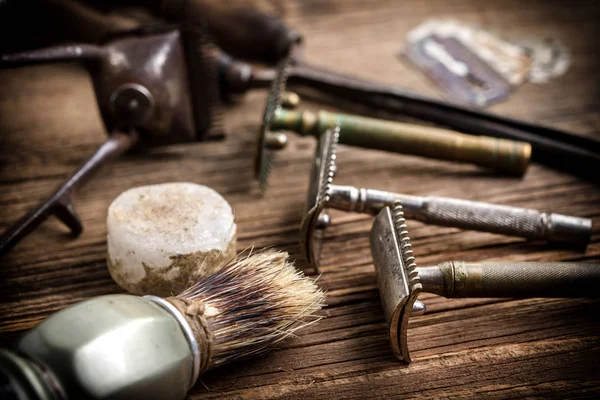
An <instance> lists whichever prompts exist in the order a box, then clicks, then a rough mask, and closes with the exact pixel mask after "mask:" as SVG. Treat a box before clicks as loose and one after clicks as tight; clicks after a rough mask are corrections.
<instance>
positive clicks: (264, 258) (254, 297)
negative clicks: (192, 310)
mask: <svg viewBox="0 0 600 400" xmlns="http://www.w3.org/2000/svg"><path fill="white" fill-rule="evenodd" d="M177 298H179V299H181V300H184V301H186V302H187V303H188V304H194V303H198V304H200V303H201V305H202V307H203V318H205V320H206V323H207V325H208V330H209V331H210V333H211V336H212V357H211V358H212V359H211V361H210V365H209V368H213V367H216V366H219V365H222V364H226V363H229V362H232V361H235V360H237V359H240V358H245V357H250V356H255V355H259V354H262V353H265V352H267V351H269V350H270V349H271V348H272V347H273V345H274V344H276V343H278V342H280V341H281V340H283V339H285V338H287V337H289V336H291V335H293V334H294V332H296V331H297V330H298V329H301V328H303V327H305V326H307V325H310V324H312V323H313V322H316V321H318V320H319V319H320V318H321V317H319V316H317V315H316V314H315V313H316V312H317V311H319V310H320V309H321V307H322V306H323V305H324V294H323V291H322V290H321V289H319V288H318V287H317V286H316V285H315V283H314V281H313V280H312V279H310V278H307V277H305V276H304V274H303V273H302V272H301V271H299V270H297V269H296V268H295V267H294V265H293V263H292V262H290V261H289V260H288V254H287V253H285V252H281V251H276V250H272V249H267V250H262V251H258V252H254V253H253V252H250V253H249V254H248V255H246V256H244V257H240V258H237V259H235V260H232V261H231V262H230V263H229V264H227V265H226V266H225V267H224V268H223V269H222V270H220V271H218V272H217V273H215V274H214V275H212V276H210V277H208V278H206V279H204V280H202V281H200V282H198V283H197V284H196V285H194V286H192V287H190V288H189V289H187V290H185V291H184V292H182V293H181V294H179V295H178V296H177Z"/></svg>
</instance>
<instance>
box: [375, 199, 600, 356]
mask: <svg viewBox="0 0 600 400" xmlns="http://www.w3.org/2000/svg"><path fill="white" fill-rule="evenodd" d="M370 240H371V253H372V255H373V264H374V265H375V273H376V275H377V285H378V287H379V294H380V297H381V302H382V304H383V311H384V313H385V317H386V320H387V322H388V326H389V338H390V341H391V344H392V347H393V349H394V353H395V354H396V356H397V357H398V358H399V359H401V360H403V361H404V362H407V363H408V362H410V361H411V357H410V352H409V349H408V344H407V329H408V320H409V317H410V316H411V314H413V315H414V314H416V313H418V314H421V313H423V312H424V311H425V307H424V306H423V305H422V304H421V303H420V302H419V300H417V298H418V296H419V293H421V292H429V293H435V294H438V295H441V296H444V297H447V298H455V297H505V298H525V297H569V298H578V297H588V298H597V297H599V295H600V291H598V287H600V286H599V285H600V264H581V263H567V262H510V261H504V262H503V261H494V262H465V261H447V262H443V263H441V264H438V265H434V266H429V267H417V264H416V261H415V256H414V254H413V248H412V246H411V243H410V238H409V235H408V231H407V227H406V220H405V216H404V212H403V209H402V204H401V202H400V201H398V202H395V203H393V204H392V205H391V206H386V207H384V208H383V209H382V210H381V211H380V212H379V214H378V215H377V217H376V218H375V222H374V223H373V229H372V230H371V239H370ZM415 305H416V306H415ZM415 311H417V312H415Z"/></svg>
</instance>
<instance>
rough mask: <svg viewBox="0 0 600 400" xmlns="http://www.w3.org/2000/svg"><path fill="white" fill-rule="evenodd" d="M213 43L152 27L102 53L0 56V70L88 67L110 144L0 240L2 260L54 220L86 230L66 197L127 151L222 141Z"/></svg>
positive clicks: (73, 48) (59, 49) (81, 47)
mask: <svg viewBox="0 0 600 400" xmlns="http://www.w3.org/2000/svg"><path fill="white" fill-rule="evenodd" d="M210 46H211V45H210V42H209V41H208V40H207V39H206V37H205V34H204V33H203V31H202V30H201V29H199V28H195V27H182V28H175V27H156V28H152V29H139V30H137V31H132V32H128V33H127V34H123V35H122V36H119V37H115V38H113V40H111V41H110V42H108V43H106V44H105V45H103V46H97V45H91V44H72V45H64V46H56V47H50V48H44V49H40V50H35V51H29V52H25V53H17V54H6V55H2V56H0V68H15V67H20V66H24V65H31V64H41V63H48V62H60V61H79V62H81V63H83V64H84V65H86V66H87V67H89V70H90V73H91V77H92V81H93V84H94V90H95V94H96V100H97V103H98V106H99V108H100V112H101V115H102V119H103V121H104V124H105V127H106V130H107V132H109V135H110V136H109V138H108V140H107V141H106V142H105V143H104V144H102V145H101V146H100V147H99V148H98V149H97V150H96V152H95V153H94V154H93V155H92V156H91V157H90V158H89V159H88V160H87V161H86V162H85V163H83V164H82V165H81V166H80V167H79V168H78V169H77V170H76V171H75V172H74V173H73V174H72V175H71V176H70V177H69V178H68V179H67V180H66V181H65V182H64V183H63V184H62V185H61V186H60V187H59V188H57V190H56V191H55V192H54V193H53V194H52V195H51V196H50V197H49V198H48V199H47V200H45V201H43V202H41V203H40V204H39V205H38V206H37V207H36V208H35V209H34V210H32V211H31V212H30V213H29V214H27V215H25V216H24V217H23V218H21V220H19V221H18V222H16V223H15V224H14V225H13V226H11V227H10V228H9V229H8V230H7V231H6V232H4V233H3V234H2V236H0V255H4V254H5V253H7V252H8V251H9V250H10V249H11V248H12V247H13V246H14V245H15V244H17V243H18V242H19V241H20V240H21V239H22V238H23V237H24V236H26V235H27V234H29V233H30V232H31V231H33V230H34V229H35V228H36V227H37V226H38V225H39V224H40V223H42V222H43V221H44V220H45V219H46V218H48V217H49V216H51V215H55V216H57V217H58V218H59V219H60V220H61V221H62V222H63V223H65V224H66V225H67V226H68V227H69V228H70V230H71V232H72V233H73V234H74V235H78V234H79V233H80V232H81V231H82V230H83V225H82V223H81V221H80V220H79V217H78V216H77V214H76V212H75V210H74V208H73V205H72V203H71V196H70V194H71V192H72V191H73V190H74V189H76V188H77V187H79V186H81V184H82V183H83V182H84V181H85V180H87V179H89V177H90V175H91V174H92V173H93V172H94V171H96V170H97V169H98V168H99V167H100V166H101V165H102V164H104V163H105V162H106V161H108V160H110V159H112V158H115V157H117V156H118V155H120V154H122V153H124V152H125V151H127V150H128V149H130V148H132V147H134V146H138V147H140V148H143V147H151V146H160V145H166V144H172V143H184V142H194V141H202V140H210V139H217V138H222V137H223V133H222V130H221V126H220V124H219V123H218V121H219V120H220V119H219V118H218V117H219V109H218V107H217V106H218V104H219V89H218V85H217V77H216V73H217V70H216V61H215V60H214V59H213V57H214V55H213V51H212V49H211V48H210Z"/></svg>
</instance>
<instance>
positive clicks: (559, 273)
mask: <svg viewBox="0 0 600 400" xmlns="http://www.w3.org/2000/svg"><path fill="white" fill-rule="evenodd" d="M418 276H419V278H420V279H421V283H422V285H423V291H426V292H430V293H436V294H439V295H441V296H444V297H448V298H454V297H510V298H525V297H567V298H578V297H586V298H597V297H600V290H598V288H600V264H583V263H568V262H506V261H503V262H465V261H447V262H444V263H441V264H439V265H437V266H432V267H422V268H419V269H418Z"/></svg>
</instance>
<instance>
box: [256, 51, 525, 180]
mask: <svg viewBox="0 0 600 400" xmlns="http://www.w3.org/2000/svg"><path fill="white" fill-rule="evenodd" d="M290 60H291V56H288V57H285V58H283V59H282V60H281V61H280V62H279V64H278V66H277V68H276V73H275V75H274V78H273V80H272V82H271V86H270V89H269V96H268V97H267V100H266V104H265V108H264V113H263V119H262V124H261V127H260V131H259V140H258V146H259V147H258V150H257V153H256V154H257V156H256V159H255V161H256V162H255V175H256V176H257V177H258V179H259V182H260V185H261V187H262V188H263V189H264V188H265V187H266V185H267V181H268V176H269V173H270V171H271V169H272V163H273V159H274V152H275V151H277V150H281V149H282V148H284V147H285V146H286V143H287V137H286V136H285V134H284V133H282V131H284V130H287V131H293V132H296V133H298V134H300V135H310V136H315V137H316V138H319V137H320V136H321V135H322V134H323V133H324V132H325V131H326V130H328V129H331V128H333V127H334V126H336V125H339V126H341V128H342V132H343V134H342V135H341V136H340V143H342V144H348V145H352V146H359V147H363V148H369V149H377V150H386V151H392V152H398V153H404V154H412V155H418V156H424V157H429V158H435V159H440V160H448V161H457V162H467V163H474V164H476V165H479V166H483V167H487V168H491V169H494V170H497V171H501V172H505V173H509V174H513V175H523V174H524V173H525V171H526V169H527V166H528V164H529V158H530V157H531V146H530V145H529V144H528V143H525V142H517V141H513V140H506V139H498V138H492V137H487V136H474V135H467V134H464V133H459V132H455V131H451V130H447V129H441V128H433V127H429V126H424V125H415V124H407V123H400V122H394V121H386V120H380V119H374V118H366V117H361V116H357V115H348V114H333V113H328V112H325V111H321V112H319V113H318V114H313V113H310V112H297V111H292V110H285V109H284V108H283V107H282V106H281V101H282V98H283V93H284V91H285V88H286V84H287V77H288V75H289V72H290V68H291V61H290Z"/></svg>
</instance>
